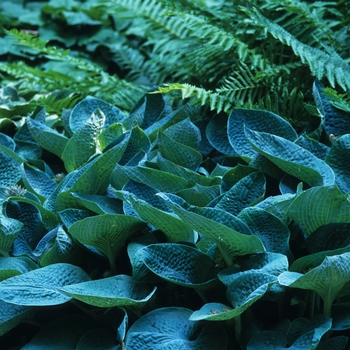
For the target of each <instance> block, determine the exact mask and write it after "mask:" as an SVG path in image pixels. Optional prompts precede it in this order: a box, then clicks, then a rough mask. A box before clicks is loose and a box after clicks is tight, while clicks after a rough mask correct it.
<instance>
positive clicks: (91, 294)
mask: <svg viewBox="0 0 350 350" xmlns="http://www.w3.org/2000/svg"><path fill="white" fill-rule="evenodd" d="M156 289H157V287H154V288H153V289H152V287H151V286H150V285H149V284H142V283H137V282H134V281H133V280H132V278H131V277H130V276H126V275H118V276H114V277H108V278H104V279H100V280H94V281H88V282H83V283H78V284H72V285H69V286H66V287H63V288H61V291H62V292H64V293H66V294H68V295H69V296H71V297H72V298H74V299H77V300H80V301H82V302H84V303H85V304H89V305H93V306H97V307H116V306H119V307H122V306H133V307H136V306H137V307H141V306H143V305H144V304H145V303H146V302H147V301H148V300H149V299H150V298H151V297H152V295H153V294H154V293H155V291H156Z"/></svg>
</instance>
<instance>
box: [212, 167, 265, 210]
mask: <svg viewBox="0 0 350 350" xmlns="http://www.w3.org/2000/svg"><path fill="white" fill-rule="evenodd" d="M265 190H266V180H265V176H264V174H263V173H261V172H256V173H252V174H250V175H248V176H246V177H244V178H243V179H242V180H240V181H238V182H237V183H236V184H235V185H233V186H232V187H231V188H230V189H229V190H228V191H227V192H226V193H225V194H224V196H223V197H222V198H221V199H220V201H219V202H218V204H216V206H215V208H218V209H222V210H225V211H227V212H229V213H230V214H232V215H238V214H239V213H240V212H241V211H242V210H243V209H244V208H246V207H247V206H249V205H254V204H256V203H257V202H260V201H261V200H262V198H263V196H264V194H265Z"/></svg>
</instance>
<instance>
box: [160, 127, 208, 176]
mask: <svg viewBox="0 0 350 350" xmlns="http://www.w3.org/2000/svg"><path fill="white" fill-rule="evenodd" d="M157 145H158V147H159V151H160V154H161V155H162V157H164V158H165V159H168V160H170V161H171V162H173V163H175V164H177V165H180V166H183V167H185V168H188V169H190V170H196V169H197V168H198V167H199V165H200V164H201V163H202V155H201V154H200V153H199V152H198V151H196V150H195V149H193V148H191V147H188V146H186V145H184V144H182V143H179V142H177V141H175V140H173V139H172V138H171V137H169V136H167V135H165V134H164V133H161V132H160V133H159V134H158V138H157Z"/></svg>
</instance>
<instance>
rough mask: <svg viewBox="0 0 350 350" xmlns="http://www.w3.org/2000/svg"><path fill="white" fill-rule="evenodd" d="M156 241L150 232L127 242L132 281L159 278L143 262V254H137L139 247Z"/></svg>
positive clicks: (149, 280)
mask: <svg viewBox="0 0 350 350" xmlns="http://www.w3.org/2000/svg"><path fill="white" fill-rule="evenodd" d="M156 243H158V240H157V239H156V238H155V236H154V235H153V234H152V233H150V234H148V235H144V236H140V237H137V238H135V240H134V241H132V242H130V243H129V244H128V248H127V250H128V256H129V259H130V263H131V267H132V278H133V280H134V281H136V282H147V283H152V282H158V281H159V280H161V279H160V278H159V277H158V276H156V275H154V274H153V273H152V272H151V271H150V270H149V269H148V268H147V266H146V265H145V264H144V263H143V260H142V259H143V255H142V254H137V252H138V251H139V250H140V249H142V248H144V247H146V246H148V245H150V244H156Z"/></svg>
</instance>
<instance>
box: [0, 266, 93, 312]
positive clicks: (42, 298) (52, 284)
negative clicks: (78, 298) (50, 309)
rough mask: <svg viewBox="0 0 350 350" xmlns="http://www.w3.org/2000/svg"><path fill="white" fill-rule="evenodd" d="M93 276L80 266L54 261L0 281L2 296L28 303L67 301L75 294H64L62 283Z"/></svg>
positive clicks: (17, 302)
mask: <svg viewBox="0 0 350 350" xmlns="http://www.w3.org/2000/svg"><path fill="white" fill-rule="evenodd" d="M89 280H90V277H89V275H88V274H87V273H86V272H85V271H84V270H83V269H81V268H80V267H77V266H74V265H70V264H65V263H59V264H53V265H49V266H46V267H43V268H41V269H36V270H32V271H29V272H27V273H24V274H22V275H18V276H14V277H11V278H8V279H6V280H4V281H2V282H0V300H3V301H5V302H7V303H11V304H16V305H24V306H48V305H58V304H63V303H66V302H67V301H69V300H71V298H70V297H68V296H67V295H65V294H62V293H61V292H60V291H59V288H60V287H63V286H65V285H68V284H73V283H78V282H83V281H89Z"/></svg>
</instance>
